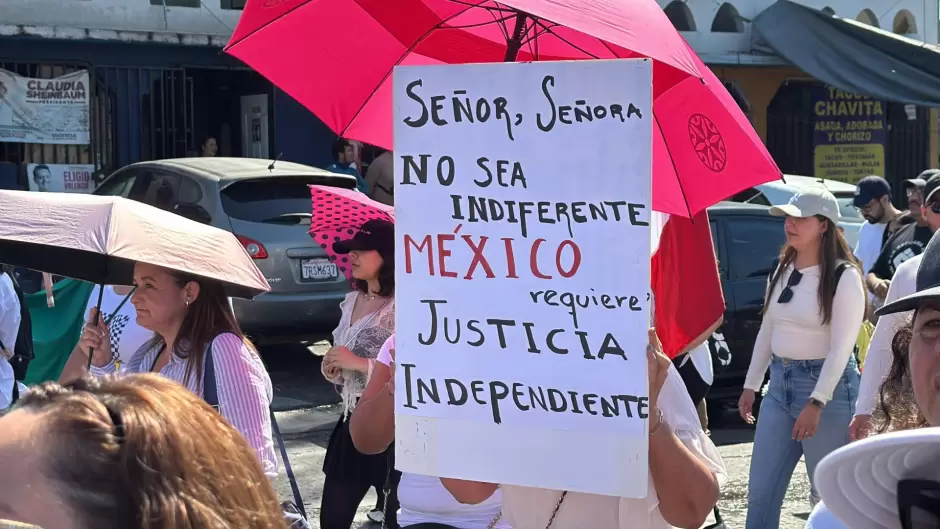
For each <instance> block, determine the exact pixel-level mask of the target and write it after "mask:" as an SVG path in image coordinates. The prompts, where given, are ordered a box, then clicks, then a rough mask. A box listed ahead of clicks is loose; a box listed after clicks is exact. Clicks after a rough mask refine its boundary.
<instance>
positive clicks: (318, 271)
mask: <svg viewBox="0 0 940 529" xmlns="http://www.w3.org/2000/svg"><path fill="white" fill-rule="evenodd" d="M337 275H338V272H337V269H336V263H331V262H330V261H329V260H328V259H302V260H301V261H300V277H301V279H336V276H337Z"/></svg>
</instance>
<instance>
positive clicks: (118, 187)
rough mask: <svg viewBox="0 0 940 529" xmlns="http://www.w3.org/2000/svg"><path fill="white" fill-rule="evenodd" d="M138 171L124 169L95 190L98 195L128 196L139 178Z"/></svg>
mask: <svg viewBox="0 0 940 529" xmlns="http://www.w3.org/2000/svg"><path fill="white" fill-rule="evenodd" d="M138 174H139V172H138V171H124V172H122V173H120V174H118V175H115V176H114V177H113V178H109V179H108V180H107V181H106V182H103V183H102V184H101V185H100V186H98V189H96V190H95V194H96V195H102V196H108V197H124V198H128V197H129V196H130V194H131V190H132V189H133V188H134V182H135V181H136V180H137V175H138Z"/></svg>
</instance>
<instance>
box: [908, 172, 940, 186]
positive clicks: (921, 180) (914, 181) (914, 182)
mask: <svg viewBox="0 0 940 529" xmlns="http://www.w3.org/2000/svg"><path fill="white" fill-rule="evenodd" d="M937 174H940V169H927V170H926V171H923V172H921V173H920V174H919V175H917V176H916V177H914V178H910V179H908V180H905V181H904V189H907V188H909V187H916V188H919V189H924V187H926V186H927V180H930V177H932V176H934V175H937Z"/></svg>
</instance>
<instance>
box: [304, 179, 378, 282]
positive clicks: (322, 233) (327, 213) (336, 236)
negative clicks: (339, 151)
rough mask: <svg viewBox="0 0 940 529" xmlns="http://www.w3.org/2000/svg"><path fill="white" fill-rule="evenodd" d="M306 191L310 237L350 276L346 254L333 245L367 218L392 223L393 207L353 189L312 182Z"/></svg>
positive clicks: (360, 225) (350, 234)
mask: <svg viewBox="0 0 940 529" xmlns="http://www.w3.org/2000/svg"><path fill="white" fill-rule="evenodd" d="M310 194H311V195H312V197H313V214H312V216H311V217H310V236H311V237H312V238H313V240H314V241H315V242H316V243H317V244H319V245H320V248H323V250H324V251H325V252H326V255H327V256H328V257H329V258H330V261H332V262H334V263H336V266H337V267H338V268H339V269H340V271H341V272H343V274H344V275H345V276H346V278H347V279H352V270H351V269H350V268H349V258H348V256H346V255H339V254H337V253H336V251H335V250H333V244H334V243H337V242H339V241H342V240H346V239H350V238H352V236H353V235H355V233H356V231H358V230H359V228H360V227H362V225H363V224H365V223H366V222H368V221H370V220H376V219H378V220H387V221H389V222H395V208H393V207H392V206H386V205H385V204H382V203H381V202H376V201H375V200H372V199H370V198H369V197H367V196H366V195H364V194H362V193H360V192H359V191H356V190H353V189H341V188H338V187H329V186H320V185H312V186H310Z"/></svg>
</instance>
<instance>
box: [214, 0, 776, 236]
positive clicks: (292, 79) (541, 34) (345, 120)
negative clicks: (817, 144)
mask: <svg viewBox="0 0 940 529" xmlns="http://www.w3.org/2000/svg"><path fill="white" fill-rule="evenodd" d="M337 20H340V21H343V22H342V23H341V24H337V23H336V21H337ZM226 51H228V52H229V53H230V54H232V55H234V56H236V57H238V58H239V59H241V60H242V61H244V62H245V63H247V64H248V65H249V66H251V67H252V68H254V69H255V70H257V71H258V72H260V73H261V74H262V75H264V76H265V77H267V78H268V79H270V80H271V82H272V83H274V84H275V85H277V86H278V87H280V88H281V89H283V90H284V91H285V92H287V93H289V94H290V95H291V96H293V97H294V98H295V99H296V100H298V101H299V102H301V103H302V104H304V106H306V107H307V108H308V109H310V110H311V111H312V112H313V113H314V114H316V115H317V116H318V117H319V118H320V119H321V120H323V121H324V122H325V123H326V124H327V125H328V126H330V128H332V129H333V130H334V131H335V132H336V133H337V134H340V135H341V136H344V137H347V138H351V139H356V140H360V141H363V142H366V143H370V144H373V145H378V146H381V147H385V148H388V149H391V148H392V129H393V123H392V76H391V73H392V70H393V69H394V67H395V66H397V65H434V64H464V63H485V62H502V61H514V60H518V61H550V60H579V59H615V58H630V57H649V58H652V59H653V60H654V65H653V79H654V82H653V95H654V99H655V103H654V113H655V115H656V118H657V119H656V123H657V125H656V129H657V130H656V134H655V135H654V153H653V154H654V175H655V177H654V181H653V208H654V209H656V210H657V211H661V212H664V213H670V214H677V215H682V216H685V217H691V216H693V215H694V214H695V213H697V212H698V211H701V210H702V209H704V208H705V207H708V206H710V205H712V204H714V203H715V202H718V201H719V200H722V199H724V198H727V197H728V196H731V195H733V194H735V193H737V192H738V191H740V190H742V189H745V188H747V187H751V186H754V185H757V184H760V183H763V182H767V181H770V180H773V179H775V178H779V177H780V170H779V169H778V168H777V166H776V164H775V163H774V161H773V159H772V158H771V157H770V155H769V154H768V153H767V150H766V149H765V148H764V146H763V144H762V143H761V142H760V140H759V138H757V136H756V134H754V131H753V128H752V127H751V125H750V123H749V122H748V120H747V118H746V117H745V116H744V114H743V113H742V112H741V110H740V108H739V107H738V106H737V104H736V103H735V102H734V100H733V99H732V98H731V97H730V95H729V94H728V93H727V90H725V88H724V86H723V85H722V84H721V82H720V81H718V79H717V78H715V76H714V75H713V74H712V72H711V71H710V70H708V68H707V67H706V66H705V65H704V64H703V63H702V62H701V61H700V60H699V59H698V57H697V56H696V55H695V53H694V52H693V51H692V49H691V48H690V47H689V46H688V45H687V44H686V42H685V41H684V40H683V39H682V37H681V36H680V35H679V33H678V32H677V31H676V30H675V28H673V26H672V24H671V23H670V22H669V20H668V18H667V17H666V15H665V13H663V11H662V10H661V9H660V8H659V6H658V5H657V4H656V2H655V1H653V0H629V1H618V2H612V1H609V0H570V1H567V2H561V1H559V0H509V1H506V2H494V1H492V0H249V1H248V4H247V5H246V7H245V10H244V13H243V15H242V18H241V19H240V21H239V25H238V27H237V28H236V30H235V33H234V35H233V37H232V40H231V41H230V42H229V45H228V46H227V48H226ZM299 65H302V67H300V66H299ZM310 71H316V72H331V76H330V81H329V82H310V76H309V72H310Z"/></svg>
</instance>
